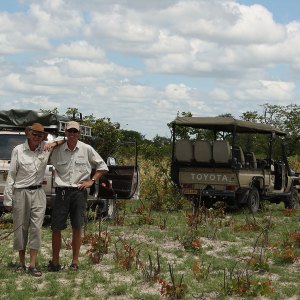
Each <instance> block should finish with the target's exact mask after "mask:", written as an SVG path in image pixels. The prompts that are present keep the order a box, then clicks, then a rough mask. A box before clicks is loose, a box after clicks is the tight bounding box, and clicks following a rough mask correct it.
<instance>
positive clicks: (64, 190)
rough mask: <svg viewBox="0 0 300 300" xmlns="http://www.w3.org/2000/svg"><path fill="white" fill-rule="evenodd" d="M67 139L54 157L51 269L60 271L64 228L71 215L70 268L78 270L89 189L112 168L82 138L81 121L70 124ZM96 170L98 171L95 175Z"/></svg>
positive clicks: (52, 156)
mask: <svg viewBox="0 0 300 300" xmlns="http://www.w3.org/2000/svg"><path fill="white" fill-rule="evenodd" d="M65 135H66V137H67V142H66V143H65V144H63V145H61V146H59V147H56V148H55V149H54V150H53V152H52V155H51V157H50V163H51V164H52V165H53V166H54V167H55V186H56V197H55V201H54V203H53V210H52V260H51V261H50V262H49V265H48V270H49V271H52V272H57V271H59V270H60V264H59V253H60V249H61V230H63V229H65V228H67V219H68V216H70V220H71V226H72V263H71V265H70V269H71V270H74V271H77V270H78V260H79V251H80V246H81V228H82V226H83V225H84V220H85V213H86V204H87V190H86V189H87V188H89V187H91V186H92V185H93V184H94V182H95V181H96V180H97V179H98V178H100V177H101V176H102V175H103V174H104V173H106V172H107V171H108V168H107V165H106V164H105V162H104V161H103V159H102V158H101V156H100V155H99V154H98V153H97V152H96V151H95V150H94V149H93V147H91V146H90V145H88V144H85V143H83V142H81V141H79V140H78V139H79V137H80V126H79V124H78V123H77V122H74V121H70V122H68V123H67V126H66V130H65ZM92 169H95V170H96V171H95V174H94V175H93V177H92V178H91V172H92Z"/></svg>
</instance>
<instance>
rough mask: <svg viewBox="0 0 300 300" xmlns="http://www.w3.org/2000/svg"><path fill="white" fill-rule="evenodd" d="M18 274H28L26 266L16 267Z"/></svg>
mask: <svg viewBox="0 0 300 300" xmlns="http://www.w3.org/2000/svg"><path fill="white" fill-rule="evenodd" d="M15 272H16V273H23V272H26V266H25V265H18V266H17V267H16V270H15Z"/></svg>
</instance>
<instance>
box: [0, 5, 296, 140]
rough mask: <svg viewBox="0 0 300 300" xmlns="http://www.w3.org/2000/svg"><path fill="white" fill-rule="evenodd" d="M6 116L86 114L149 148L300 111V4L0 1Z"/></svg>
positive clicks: (0, 92)
mask: <svg viewBox="0 0 300 300" xmlns="http://www.w3.org/2000/svg"><path fill="white" fill-rule="evenodd" d="M0 61H1V68H0V109H4V110H7V109H11V108H14V109H35V110H39V109H40V108H42V109H53V108H56V107H57V108H58V110H59V112H60V113H65V112H66V110H67V108H69V107H74V108H78V109H79V111H80V112H82V114H83V115H90V114H93V115H94V116H95V117H96V118H103V117H108V118H110V119H111V121H112V122H118V123H120V124H121V127H122V128H123V129H127V130H135V131H138V132H140V133H141V134H143V135H145V136H146V138H149V139H152V138H153V137H154V136H155V135H157V134H158V135H160V136H167V137H169V136H170V132H169V130H168V127H167V125H166V124H167V123H168V122H170V121H171V120H173V119H174V118H175V117H176V114H177V112H192V114H193V115H195V116H216V115H219V114H224V113H231V114H232V115H234V116H235V117H237V118H238V117H239V116H240V115H241V114H242V113H243V112H245V111H248V110H251V111H253V110H257V111H259V112H262V110H261V109H262V108H261V105H262V104H264V103H269V104H274V105H275V104H278V105H289V104H291V103H293V104H300V101H299V100H300V81H299V77H300V72H299V71H300V1H297V0H285V1H283V0H194V1H193V0H182V1H180V0H179V1H177V0H152V1H149V0H119V1H116V0H86V1H82V0H19V1H18V0H9V1H8V0H7V1H5V0H1V1H0Z"/></svg>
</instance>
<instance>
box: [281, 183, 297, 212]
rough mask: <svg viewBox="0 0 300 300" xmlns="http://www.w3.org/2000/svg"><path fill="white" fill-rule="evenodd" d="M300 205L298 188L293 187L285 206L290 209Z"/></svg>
mask: <svg viewBox="0 0 300 300" xmlns="http://www.w3.org/2000/svg"><path fill="white" fill-rule="evenodd" d="M298 205H299V196H298V190H297V189H295V188H293V189H291V194H290V195H289V196H288V197H287V199H286V201H285V202H284V207H285V208H288V209H293V208H296V207H297V206H298Z"/></svg>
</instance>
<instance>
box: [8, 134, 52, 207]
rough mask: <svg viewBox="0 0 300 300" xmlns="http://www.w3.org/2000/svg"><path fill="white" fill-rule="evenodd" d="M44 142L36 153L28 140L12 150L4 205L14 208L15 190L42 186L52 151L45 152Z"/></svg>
mask: <svg viewBox="0 0 300 300" xmlns="http://www.w3.org/2000/svg"><path fill="white" fill-rule="evenodd" d="M44 145H45V142H42V143H41V144H40V145H39V146H38V148H37V149H36V150H35V151H31V150H30V148H29V145H28V140H26V141H25V143H23V144H20V145H18V146H16V147H15V148H14V149H13V150H12V154H11V162H10V168H9V172H8V176H7V180H6V186H5V189H4V205H5V206H12V201H13V189H14V188H18V189H19V188H25V187H28V186H32V185H40V184H42V182H43V180H44V175H45V170H46V167H47V162H48V160H49V156H50V153H51V151H44V150H43V148H44Z"/></svg>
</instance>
